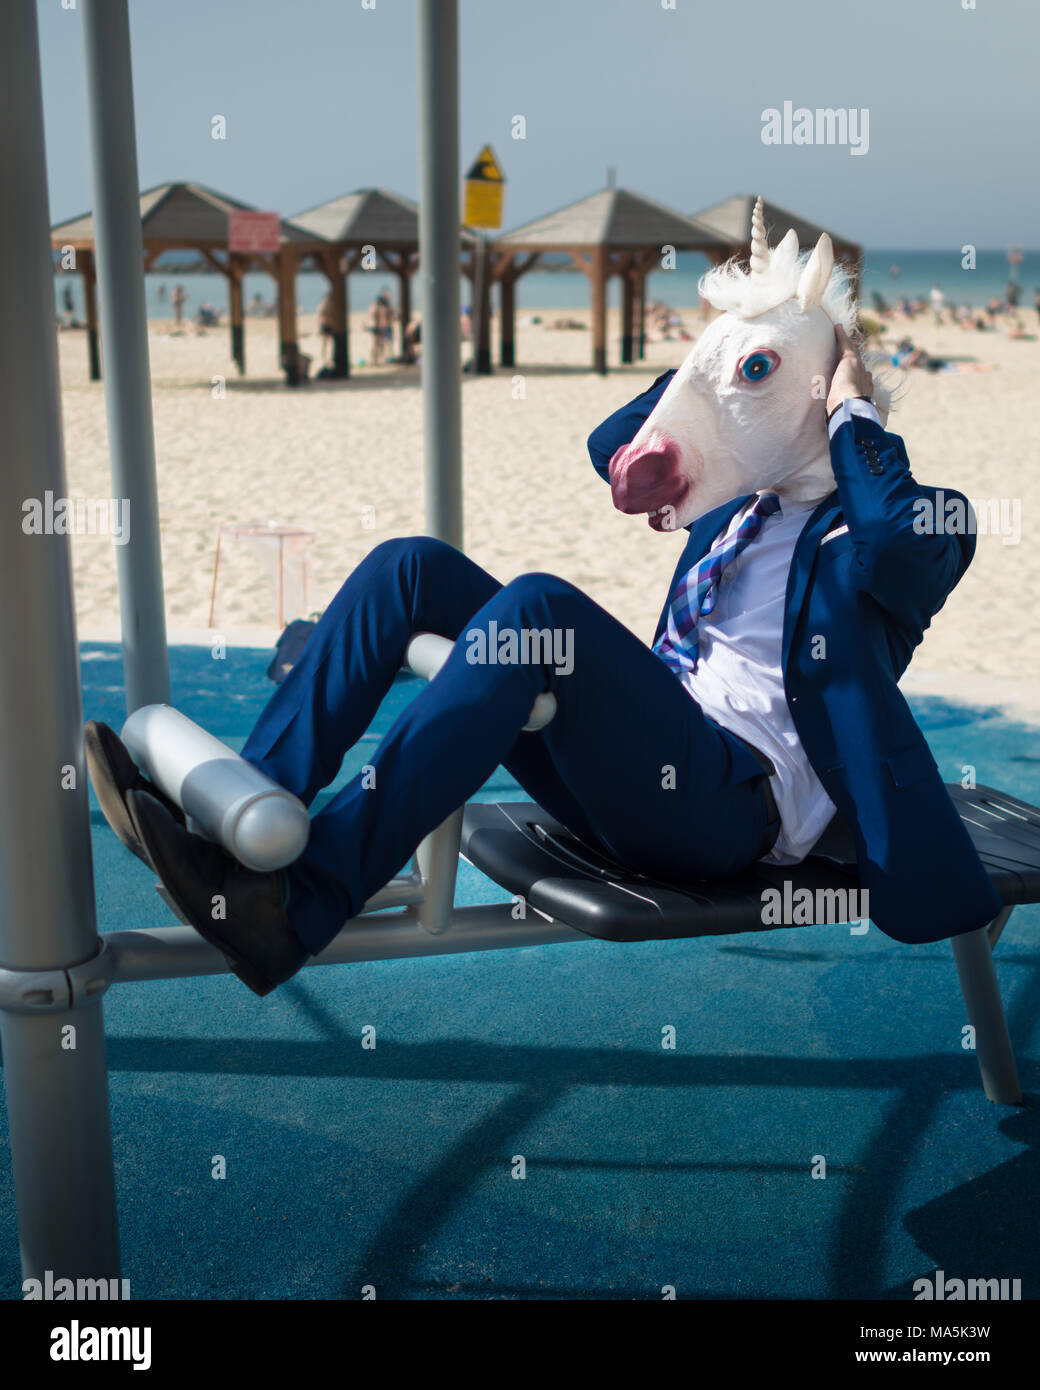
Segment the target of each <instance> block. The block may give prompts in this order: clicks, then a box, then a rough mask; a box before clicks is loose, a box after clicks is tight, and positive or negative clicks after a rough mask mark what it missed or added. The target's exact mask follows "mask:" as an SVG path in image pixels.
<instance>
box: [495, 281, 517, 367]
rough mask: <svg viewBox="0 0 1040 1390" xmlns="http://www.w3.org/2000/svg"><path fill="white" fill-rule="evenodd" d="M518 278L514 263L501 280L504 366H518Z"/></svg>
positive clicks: (501, 350) (501, 331)
mask: <svg viewBox="0 0 1040 1390" xmlns="http://www.w3.org/2000/svg"><path fill="white" fill-rule="evenodd" d="M516 278H517V277H516V274H515V273H514V270H513V267H512V265H507V266H506V268H505V271H504V272H503V274H502V278H501V280H500V281H499V284H500V286H501V289H500V290H499V312H500V314H501V322H500V324H499V340H500V344H501V347H500V352H499V360H500V361H501V363H502V366H503V367H515V366H516Z"/></svg>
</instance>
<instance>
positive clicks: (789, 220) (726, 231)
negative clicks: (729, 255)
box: [693, 193, 863, 285]
mask: <svg viewBox="0 0 1040 1390" xmlns="http://www.w3.org/2000/svg"><path fill="white" fill-rule="evenodd" d="M754 207H755V198H754V197H753V196H752V195H751V194H749V193H738V194H735V195H734V196H733V197H732V198H726V199H725V200H724V201H723V202H721V203H715V204H713V206H712V207H710V208H705V209H704V210H703V211H701V212H697V213H694V214H693V216H694V217H695V218H696V220H697V221H698V222H701V223H703V224H704V225H705V226H706V227H710V228H712V229H713V230H714V231H716V232H717V233H718V234H719V235H720V236H724V237H726V238H727V239H729V240H731V241H736V242H738V243H739V245H740V248H741V251H742V253H744V254H745V255H746V254H749V253H750V250H751V214H752V212H753V210H754ZM762 211H763V213H764V214H765V221H766V232H767V234H768V236H769V244H770V246H775V245H776V243H777V242H778V241H779V240H780V238H781V237H782V236H784V235H785V234H786V232H787V230H788V228H790V227H793V228H794V229H795V231H796V232H797V234H798V243H799V245H800V246H801V248H802V250H803V251H808V250H811V249H812V247H814V246H815V245H816V243H817V242H818V241H819V239H820V233H821V232H826V233H827V234H828V236H829V237H830V239H831V241H832V242H833V243H834V256H835V259H836V260H838V261H840V262H842V264H843V265H844V267H845V271H846V273H847V274H848V276H849V278H850V280H851V281H852V283H853V285H857V284H858V282H859V270H860V263H861V261H862V258H863V248H862V246H860V245H858V244H857V243H856V242H854V241H850V240H849V238H848V237H844V236H842V235H841V234H840V233H838V232H832V231H831V229H830V228H829V227H821V226H820V225H819V224H818V223H816V222H810V221H809V219H808V218H807V217H802V216H801V215H800V214H799V213H796V212H788V211H787V209H786V208H782V207H781V206H780V205H779V203H770V202H768V201H767V200H766V199H765V198H763V200H762ZM713 259H714V258H713ZM720 259H725V257H721V258H720Z"/></svg>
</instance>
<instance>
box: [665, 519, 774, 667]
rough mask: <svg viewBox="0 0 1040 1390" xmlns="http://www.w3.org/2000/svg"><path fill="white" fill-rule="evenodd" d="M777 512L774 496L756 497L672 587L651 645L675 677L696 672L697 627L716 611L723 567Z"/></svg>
mask: <svg viewBox="0 0 1040 1390" xmlns="http://www.w3.org/2000/svg"><path fill="white" fill-rule="evenodd" d="M779 510H780V498H779V497H778V496H777V495H776V493H775V492H762V493H759V495H758V497H757V499H756V500H755V502H754V503H752V505H751V506H750V507H749V508H748V509H747V511H745V513H744V515H743V516H742V517H741V519H740V522H739V524H738V525H737V526H736V527H734V526H733V525H732V523H731V525H730V528H729V529H728V530H727V532H726V534H725V535H724V536H723V537H722V539H721V540H720V541H716V542H715V544H714V545H713V546H712V548H711V549H710V550H709V551H708V553H707V555H705V556H704V557H703V559H701V560H698V561H697V563H696V564H695V565H693V566H692V568H690V569H688V570H687V571H686V573H685V574H684V575H683V577H682V578H681V579H680V580H679V582H678V584H677V585H676V586H675V592H674V594H673V595H672V599H671V602H670V603H669V605H668V621H667V622H666V624H665V630H664V632H663V633H662V634H661V636H660V637H659V638H658V639H657V641H656V642H655V643H654V652H655V653H656V655H657V656H659V657H660V658H661V660H662V661H665V662H667V664H668V665H669V666H671V667H672V669H673V670H674V671H675V672H676V674H677V675H680V676H681V675H682V673H683V672H684V671H696V669H697V655H698V650H699V646H700V643H699V642H698V640H697V624H698V622H699V621H700V619H701V618H702V617H703V615H704V614H706V613H710V612H711V610H712V609H713V608H714V607H715V600H716V598H717V597H718V592H719V579H720V578H721V576H722V571H723V570H724V569H725V568H726V566H727V565H728V564H729V563H730V562H731V561H733V560H735V559H736V558H737V556H738V555H740V554H741V553H742V552H743V551H745V550H746V549H747V548H748V546H749V545H750V544H751V542H752V541H753V540H754V539H755V537H756V536H757V535H758V533H759V531H761V529H762V527H763V525H764V524H765V520H766V517H769V516H773V515H774V514H775V513H776V512H778V511H779Z"/></svg>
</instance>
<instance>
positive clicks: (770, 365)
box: [737, 348, 780, 381]
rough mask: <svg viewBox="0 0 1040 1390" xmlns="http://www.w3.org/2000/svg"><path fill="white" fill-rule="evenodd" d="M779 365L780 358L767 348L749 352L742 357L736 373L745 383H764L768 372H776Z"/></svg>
mask: <svg viewBox="0 0 1040 1390" xmlns="http://www.w3.org/2000/svg"><path fill="white" fill-rule="evenodd" d="M779 365H780V358H779V357H778V356H777V355H776V353H775V352H772V351H771V350H770V349H769V348H758V349H757V350H756V351H755V352H749V353H748V355H747V356H746V357H742V358H741V359H740V362H739V363H738V364H737V371H738V372H739V373H740V375H741V376H742V377H743V378H744V380H745V381H764V380H765V378H766V377H767V376H768V375H769V373H770V372H774V371H776V369H777V367H779Z"/></svg>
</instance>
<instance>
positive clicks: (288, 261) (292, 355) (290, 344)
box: [277, 246, 301, 386]
mask: <svg viewBox="0 0 1040 1390" xmlns="http://www.w3.org/2000/svg"><path fill="white" fill-rule="evenodd" d="M277 259H278V336H279V340H280V344H281V354H280V358H281V361H280V365H281V368H282V371H283V372H284V373H285V384H286V385H287V386H299V384H300V380H301V376H300V344H299V341H298V338H297V329H296V264H297V262H296V252H295V250H294V249H293V248H292V247H291V246H283V247H282V248H281V250H280V251H279V252H278V257H277Z"/></svg>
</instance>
